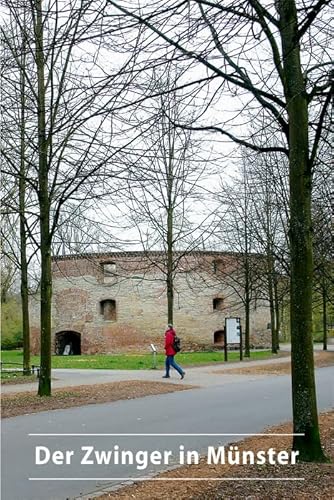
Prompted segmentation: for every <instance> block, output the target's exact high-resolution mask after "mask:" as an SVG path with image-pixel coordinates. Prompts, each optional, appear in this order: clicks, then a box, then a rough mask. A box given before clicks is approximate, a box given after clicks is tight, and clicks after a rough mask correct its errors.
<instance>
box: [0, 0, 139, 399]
mask: <svg viewBox="0 0 334 500" xmlns="http://www.w3.org/2000/svg"><path fill="white" fill-rule="evenodd" d="M4 6H5V8H6V13H7V18H6V16H5V19H6V20H7V24H4V25H3V27H2V28H1V33H2V38H3V43H4V45H5V46H6V48H7V50H8V51H9V52H10V54H11V56H12V59H13V60H14V61H15V64H16V73H17V74H18V75H24V84H25V87H26V88H27V89H28V91H27V93H28V94H29V106H30V108H29V109H30V112H29V116H26V117H23V118H22V119H23V121H24V124H23V123H22V120H21V126H20V128H18V127H16V128H14V130H13V131H12V135H11V137H9V139H10V140H9V141H8V142H7V143H6V144H4V146H3V149H2V155H3V157H4V160H5V165H6V169H7V171H6V173H8V175H12V176H13V177H14V178H16V179H21V182H23V181H24V182H25V183H26V184H29V187H30V189H31V190H32V192H33V193H34V194H33V195H30V196H34V197H35V199H36V202H37V204H36V205H37V207H38V208H37V210H36V211H35V216H36V215H37V218H38V222H39V230H38V233H37V235H36V239H35V243H36V245H37V246H38V249H39V255H40V268H41V276H40V316H41V317H40V325H41V326H40V330H41V336H40V342H41V370H40V378H39V388H38V394H39V395H40V396H44V395H46V396H48V395H50V394H51V295H52V275H51V250H52V240H53V237H54V235H55V233H56V231H57V226H58V221H59V217H60V214H61V212H62V210H63V207H64V206H65V205H66V203H68V202H69V200H71V199H72V200H73V198H74V197H75V196H76V197H77V198H78V200H77V204H81V203H82V200H84V199H92V198H93V197H94V196H101V195H102V193H103V191H104V189H103V179H104V178H105V176H106V175H108V176H109V178H112V177H114V176H115V174H116V172H117V173H118V174H119V173H120V172H121V171H122V170H123V171H124V170H125V167H124V166H122V165H120V164H118V165H117V164H116V162H114V161H113V159H114V157H115V154H116V151H119V150H121V149H122V147H123V146H124V144H126V143H128V142H129V139H128V138H126V139H125V142H124V141H123V142H122V141H121V140H119V141H118V143H117V146H116V147H113V145H112V140H113V139H115V136H117V134H116V133H113V131H112V130H111V127H110V117H109V113H110V110H111V109H113V106H114V105H115V103H116V102H118V100H119V99H121V98H120V95H121V94H122V91H123V90H124V89H126V87H127V85H128V82H129V81H131V79H132V72H131V64H132V63H131V61H132V59H133V57H134V56H133V55H132V54H131V55H129V57H128V58H127V59H126V58H123V60H122V61H121V62H120V63H119V64H118V66H116V68H115V67H112V66H111V65H109V67H106V65H105V64H104V66H102V65H101V64H100V63H101V58H102V55H100V50H101V51H103V47H102V46H101V47H100V50H99V48H96V46H92V45H87V41H88V40H89V39H94V37H97V38H98V37H99V38H101V36H100V35H101V31H100V25H101V19H102V18H103V9H102V7H103V2H102V3H101V2H98V3H96V2H92V1H88V2H80V1H74V2H72V3H71V4H70V5H68V4H67V3H66V2H62V1H61V0H57V1H55V2H53V1H52V2H51V1H50V2H47V3H45V2H43V3H42V1H41V0H36V1H29V2H24V3H22V2H20V1H19V0H6V2H4ZM26 16H29V19H31V25H32V29H31V30H28V29H27V27H26V24H25V22H24V19H25V18H26ZM13 22H14V23H15V30H12V29H11V27H12V26H13ZM17 32H20V33H21V36H20V37H19V38H17V37H16V34H17ZM23 39H24V41H25V42H24V47H25V51H26V54H27V56H26V58H23V59H22V57H21V54H22V47H21V43H20V40H23ZM109 50H111V43H110V42H109ZM28 60H29V67H28V66H25V62H26V61H28ZM92 67H95V68H96V72H95V74H92V72H91V68H92ZM14 73H15V71H14ZM118 75H122V77H120V78H119V80H117V82H116V76H118ZM110 82H113V91H112V92H111V91H110V90H109V87H108V86H109V85H110ZM107 87H108V90H106V89H107ZM21 94H23V95H24V93H23V92H22V93H21ZM13 100H15V96H13ZM12 102H13V101H12ZM21 104H22V103H21ZM9 109H10V108H9ZM22 134H24V137H23V136H22ZM20 138H21V139H20ZM23 143H24V155H23V156H24V162H20V161H18V162H17V161H16V159H17V158H18V154H17V152H18V147H17V145H18V144H20V145H21V152H22V151H23ZM23 156H22V155H21V158H22V157H23ZM23 163H24V164H23ZM23 170H24V171H25V173H24V172H23ZM21 208H22V212H23V207H21Z"/></svg>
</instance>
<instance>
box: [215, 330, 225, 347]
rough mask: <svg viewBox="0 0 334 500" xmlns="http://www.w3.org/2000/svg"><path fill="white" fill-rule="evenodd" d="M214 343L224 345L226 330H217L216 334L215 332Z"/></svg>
mask: <svg viewBox="0 0 334 500" xmlns="http://www.w3.org/2000/svg"><path fill="white" fill-rule="evenodd" d="M213 343H214V344H223V345H224V330H217V331H216V332H214V334H213Z"/></svg>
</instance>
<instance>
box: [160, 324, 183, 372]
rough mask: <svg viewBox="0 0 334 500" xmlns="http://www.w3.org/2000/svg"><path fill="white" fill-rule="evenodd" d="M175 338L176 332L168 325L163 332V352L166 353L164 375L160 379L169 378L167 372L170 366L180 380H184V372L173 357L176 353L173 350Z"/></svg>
mask: <svg viewBox="0 0 334 500" xmlns="http://www.w3.org/2000/svg"><path fill="white" fill-rule="evenodd" d="M175 336H176V332H175V330H174V328H173V325H170V324H169V325H168V327H167V330H166V331H165V352H166V363H165V364H166V373H165V375H164V376H163V377H162V378H170V375H169V371H170V367H171V366H172V367H173V368H175V370H176V371H177V372H178V373H179V374H180V376H181V380H182V379H184V376H185V372H184V371H183V370H182V368H181V367H180V366H179V365H178V364H177V363H176V362H175V361H174V356H175V354H176V351H175V349H174V339H175Z"/></svg>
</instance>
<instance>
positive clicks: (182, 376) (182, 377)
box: [181, 372, 186, 380]
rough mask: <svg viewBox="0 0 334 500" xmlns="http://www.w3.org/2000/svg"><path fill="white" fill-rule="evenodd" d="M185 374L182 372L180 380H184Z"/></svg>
mask: <svg viewBox="0 0 334 500" xmlns="http://www.w3.org/2000/svg"><path fill="white" fill-rule="evenodd" d="M185 374H186V372H183V373H182V375H181V380H183V379H184V376H185Z"/></svg>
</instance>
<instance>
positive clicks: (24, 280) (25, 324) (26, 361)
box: [19, 23, 30, 375]
mask: <svg viewBox="0 0 334 500" xmlns="http://www.w3.org/2000/svg"><path fill="white" fill-rule="evenodd" d="M24 27H26V26H25V23H24ZM25 59H26V40H25V32H23V40H22V68H23V69H21V72H20V73H21V75H20V87H21V93H20V95H21V116H20V142H21V144H20V178H19V213H20V264H21V308H22V331H23V374H24V375H30V325H29V295H28V262H27V254H26V251H27V234H26V219H25V208H26V207H25V197H26V168H25V109H26V98H25V74H24V69H25V67H26V63H25Z"/></svg>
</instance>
